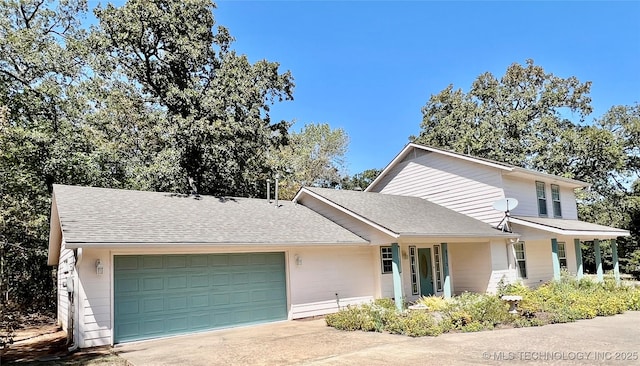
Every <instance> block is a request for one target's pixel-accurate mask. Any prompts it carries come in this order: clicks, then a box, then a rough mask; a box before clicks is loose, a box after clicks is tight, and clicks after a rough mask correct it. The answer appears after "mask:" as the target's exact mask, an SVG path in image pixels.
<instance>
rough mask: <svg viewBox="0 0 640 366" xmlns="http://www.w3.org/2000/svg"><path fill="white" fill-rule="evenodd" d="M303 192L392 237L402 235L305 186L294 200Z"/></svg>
mask: <svg viewBox="0 0 640 366" xmlns="http://www.w3.org/2000/svg"><path fill="white" fill-rule="evenodd" d="M303 193H304V194H307V195H309V196H311V197H313V198H315V199H317V200H318V201H320V202H322V203H324V204H327V205H329V206H331V207H333V208H335V209H336V210H338V211H340V212H342V213H345V214H347V215H349V216H351V217H353V218H354V219H356V220H358V221H361V222H363V223H365V224H367V225H369V226H371V227H373V228H375V229H377V230H380V231H382V232H383V233H385V234H387V235H389V236H391V237H393V238H398V237H399V236H400V235H399V234H398V233H396V232H393V231H391V230H389V229H387V228H386V227H384V226H382V225H379V224H377V223H375V222H373V221H371V220H369V219H367V218H365V217H362V216H360V215H358V214H356V213H355V212H352V211H350V210H348V209H346V208H344V207H342V206H340V205H338V204H336V203H335V202H333V201H331V200H328V199H326V198H324V197H322V196H321V195H319V194H316V193H314V192H311V191H309V190H307V189H305V188H302V189H301V190H300V191H299V192H298V194H297V195H296V197H295V198H294V202H297V201H298V199H299V198H301V195H302V194H303Z"/></svg>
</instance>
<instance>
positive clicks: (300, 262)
mask: <svg viewBox="0 0 640 366" xmlns="http://www.w3.org/2000/svg"><path fill="white" fill-rule="evenodd" d="M296 265H298V266H301V265H302V258H300V256H299V255H297V254H296Z"/></svg>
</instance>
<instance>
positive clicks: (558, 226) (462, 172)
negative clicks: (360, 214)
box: [365, 143, 629, 291]
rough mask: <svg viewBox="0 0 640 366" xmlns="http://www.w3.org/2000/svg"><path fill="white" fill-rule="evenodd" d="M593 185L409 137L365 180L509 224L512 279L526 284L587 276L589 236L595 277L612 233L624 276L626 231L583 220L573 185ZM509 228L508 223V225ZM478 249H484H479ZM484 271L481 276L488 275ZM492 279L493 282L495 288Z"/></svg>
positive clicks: (495, 256)
mask: <svg viewBox="0 0 640 366" xmlns="http://www.w3.org/2000/svg"><path fill="white" fill-rule="evenodd" d="M588 186H589V184H587V183H585V182H581V181H578V180H574V179H568V178H563V177H560V176H556V175H550V174H545V173H541V172H537V171H533V170H529V169H523V168H520V167H516V166H513V165H509V164H504V163H500V162H496V161H491V160H487V159H481V158H477V157H473V156H468V155H464V154H458V153H454V152H451V151H446V150H442V149H436V148H433V147H428V146H422V145H418V144H414V143H410V144H408V145H406V146H405V148H404V149H403V150H402V151H401V152H400V153H399V154H398V155H397V156H396V157H395V158H394V159H393V161H391V163H389V165H387V166H386V167H385V168H384V170H383V171H382V173H381V174H380V175H379V176H378V177H377V178H376V179H375V180H374V181H373V182H372V183H371V184H370V185H369V187H367V189H366V190H365V191H366V192H379V193H383V194H397V195H407V196H412V197H420V198H423V199H426V200H429V201H430V202H433V203H436V204H438V205H441V206H443V207H447V208H449V209H451V210H454V211H456V212H459V213H462V214H464V215H467V216H469V217H473V218H475V219H478V220H480V221H483V222H485V223H487V224H489V225H491V226H494V227H497V226H498V225H500V227H501V228H502V225H504V223H505V222H507V223H508V225H509V231H511V232H513V233H515V234H518V236H519V238H518V240H517V241H515V242H512V243H510V244H509V249H508V251H507V252H508V258H507V260H508V262H509V270H508V271H507V272H506V273H505V274H506V275H507V277H506V280H508V281H509V282H513V281H516V280H520V281H522V282H523V283H525V284H527V285H534V286H535V285H537V284H540V283H541V282H544V281H548V280H549V279H552V278H556V279H558V278H559V276H560V271H561V269H566V270H568V271H569V272H570V273H573V274H575V275H576V276H577V277H582V275H583V265H582V263H583V262H582V252H581V248H580V244H581V243H583V242H587V243H590V244H591V245H593V246H594V249H595V253H596V266H597V276H598V278H599V279H600V280H602V277H603V270H602V258H601V252H600V247H599V242H600V241H601V240H610V241H611V245H612V249H613V262H614V274H615V276H616V278H617V279H618V280H619V268H618V258H617V249H616V242H615V239H616V238H617V237H620V236H628V235H629V232H628V231H626V230H621V229H616V228H612V227H608V226H602V225H596V224H591V223H587V222H583V221H579V220H578V210H577V203H576V195H575V191H576V190H579V189H584V188H587V187H588ZM505 198H515V199H516V200H517V201H518V202H519V204H518V205H517V207H515V208H512V209H510V210H509V217H508V220H503V219H504V216H505V213H504V212H501V211H498V210H496V209H494V208H493V203H494V202H496V201H498V200H500V199H505ZM505 229H506V228H505ZM478 255H480V253H478ZM482 255H483V256H484V257H485V261H489V260H490V263H492V265H493V263H495V261H496V260H499V261H502V260H504V257H503V255H502V253H498V252H490V253H489V252H488V251H485V253H483V254H482ZM484 277H486V276H478V277H476V281H478V282H480V281H484ZM492 285H493V284H490V285H489V287H487V291H492V290H494V288H492Z"/></svg>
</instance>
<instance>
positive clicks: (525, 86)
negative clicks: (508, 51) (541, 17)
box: [411, 60, 640, 261]
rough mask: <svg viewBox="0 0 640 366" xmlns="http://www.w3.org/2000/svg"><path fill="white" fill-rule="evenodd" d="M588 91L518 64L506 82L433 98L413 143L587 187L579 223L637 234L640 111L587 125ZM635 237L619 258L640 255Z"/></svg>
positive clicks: (623, 241) (623, 243) (621, 110)
mask: <svg viewBox="0 0 640 366" xmlns="http://www.w3.org/2000/svg"><path fill="white" fill-rule="evenodd" d="M590 87H591V83H590V82H585V83H582V82H580V81H579V80H578V79H577V78H575V77H573V76H572V77H568V78H561V77H558V76H555V75H553V74H551V73H547V72H545V71H544V70H543V69H542V67H540V66H537V65H535V64H534V62H533V60H527V62H526V65H520V64H517V63H514V64H512V65H510V66H509V67H508V68H507V71H506V73H505V75H504V76H502V77H501V78H500V79H497V78H496V77H494V76H493V75H492V74H491V73H485V74H482V75H480V76H479V77H478V78H477V79H476V80H475V81H474V82H473V84H472V86H471V88H470V90H469V92H467V93H465V92H463V91H462V90H461V89H457V90H454V89H453V86H452V85H450V86H448V87H447V88H446V89H444V90H443V91H442V92H440V93H438V94H436V95H432V96H431V97H430V99H429V100H428V101H427V103H426V105H425V106H424V107H423V109H422V113H423V120H422V124H421V131H420V134H419V136H418V137H411V139H413V140H415V141H416V142H417V143H423V144H427V145H434V146H437V147H441V148H445V149H450V150H454V151H457V152H460V153H466V154H471V155H475V156H479V157H482V158H487V159H494V160H498V161H502V162H506V163H510V164H513V165H516V166H521V167H524V168H530V169H535V170H538V171H542V172H546V173H550V174H556V175H561V176H565V177H567V178H574V179H579V180H582V181H586V182H588V183H590V184H591V189H590V190H588V191H584V192H580V193H579V196H578V198H579V217H580V218H581V219H583V220H586V221H590V222H595V223H600V224H603V225H611V226H616V227H621V228H631V227H632V226H631V225H632V222H633V217H634V215H635V214H634V212H637V211H636V210H637V208H638V207H639V206H638V198H639V197H640V195H638V194H637V192H635V191H633V190H632V189H631V187H632V183H633V182H634V180H637V179H638V176H639V173H640V169H639V167H640V164H639V162H640V146H639V141H640V107H639V106H638V104H636V105H634V106H615V107H613V108H611V109H610V110H609V111H608V112H607V113H606V114H605V115H604V116H602V117H601V118H599V119H596V120H595V121H594V122H593V123H592V124H585V123H584V120H585V117H586V116H587V115H589V114H590V113H591V111H592V108H591V105H590V103H591V98H590V96H589V91H590ZM574 116H575V120H571V119H569V118H570V117H574ZM632 234H633V236H632V237H631V238H620V239H619V244H620V245H619V252H620V253H621V257H622V256H628V255H630V253H631V252H633V251H634V250H637V249H640V248H637V247H636V245H637V243H638V239H637V238H638V236H639V235H640V233H638V232H637V231H632ZM587 261H588V260H587Z"/></svg>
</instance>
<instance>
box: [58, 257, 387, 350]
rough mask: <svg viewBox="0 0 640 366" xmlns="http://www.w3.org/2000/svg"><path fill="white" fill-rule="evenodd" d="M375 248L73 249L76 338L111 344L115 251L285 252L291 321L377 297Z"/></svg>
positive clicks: (81, 343)
mask: <svg viewBox="0 0 640 366" xmlns="http://www.w3.org/2000/svg"><path fill="white" fill-rule="evenodd" d="M377 250H379V249H378V247H370V246H336V245H332V246H315V247H314V246H306V247H304V246H300V247H268V248H267V247H260V248H256V247H250V246H240V247H218V248H215V250H212V249H211V248H184V249H183V250H179V251H177V250H176V249H175V248H162V249H160V248H154V250H141V249H120V250H109V249H86V248H85V249H78V252H79V260H78V276H79V278H80V280H79V283H78V285H77V286H76V289H77V291H76V292H77V294H76V296H77V297H76V304H77V305H78V307H77V309H78V310H77V317H78V321H77V330H78V333H77V338H76V339H77V340H78V344H79V346H80V347H82V348H86V347H94V346H102V345H111V344H113V336H112V329H113V316H114V315H113V256H115V255H146V254H176V253H179V254H197V253H206V254H210V253H243V252H244V253H255V252H284V253H285V258H286V276H287V300H288V301H287V302H288V307H289V319H296V318H303V317H308V316H314V315H322V314H328V313H332V312H336V311H338V310H339V307H340V308H342V307H345V306H347V305H355V304H361V303H365V302H370V301H372V300H373V299H374V298H375V297H376V286H377V282H376V277H375V276H374V275H372V274H373V273H374V269H373V266H374V264H375V263H376V262H375V259H374V257H375V253H376V251H377ZM68 251H69V252H71V251H70V250H68ZM63 253H65V251H63ZM296 255H298V256H299V257H300V259H301V260H302V264H300V265H298V264H297V263H296ZM97 259H100V260H101V261H102V265H103V267H104V273H103V274H102V275H98V274H96V265H95V263H96V260H97ZM377 268H379V262H378V267H376V269H377ZM336 293H337V294H338V296H337V297H336ZM65 295H66V290H65ZM59 305H62V306H60V307H59V310H58V311H59V314H60V312H61V311H66V310H64V309H66V308H65V307H64V306H65V305H64V304H59ZM338 306H339V307H338ZM61 309H63V310H61Z"/></svg>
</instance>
